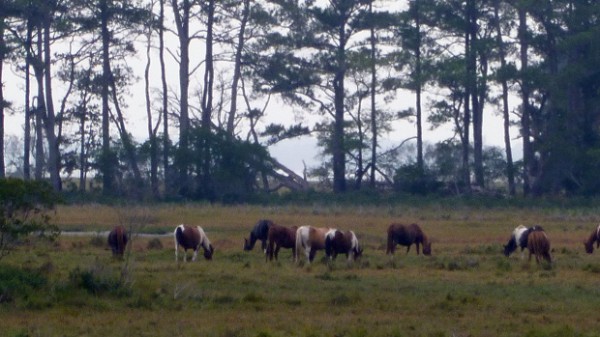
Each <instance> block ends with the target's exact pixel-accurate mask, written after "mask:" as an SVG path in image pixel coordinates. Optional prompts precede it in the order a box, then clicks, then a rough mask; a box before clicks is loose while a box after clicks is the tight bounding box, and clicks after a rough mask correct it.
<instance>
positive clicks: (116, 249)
mask: <svg viewBox="0 0 600 337" xmlns="http://www.w3.org/2000/svg"><path fill="white" fill-rule="evenodd" d="M127 240H128V237H127V230H125V227H124V226H123V225H118V226H115V228H113V230H111V231H110V233H108V245H109V246H110V249H112V253H113V256H116V257H123V254H124V253H125V247H126V246H127Z"/></svg>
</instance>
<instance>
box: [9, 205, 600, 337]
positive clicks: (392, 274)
mask: <svg viewBox="0 0 600 337" xmlns="http://www.w3.org/2000/svg"><path fill="white" fill-rule="evenodd" d="M260 218H269V219H272V220H274V221H275V222H277V223H279V224H282V225H287V226H291V225H305V224H311V225H316V226H331V227H337V228H339V229H352V230H354V231H355V232H356V233H357V235H358V237H359V240H360V241H361V244H362V246H363V247H364V256H363V257H362V258H361V259H360V260H359V261H357V262H356V263H354V264H352V265H348V264H347V263H346V261H345V259H344V258H343V256H340V257H338V260H337V261H335V262H334V263H333V264H327V263H326V262H324V260H322V259H321V258H322V257H323V255H324V254H323V252H319V253H318V254H317V261H316V262H315V263H313V264H312V265H310V266H309V265H307V264H300V265H295V264H294V263H293V262H292V260H291V251H289V250H282V252H281V253H280V260H279V261H278V262H273V263H265V261H264V257H263V255H262V253H261V252H260V251H259V249H256V248H255V250H254V251H252V252H244V251H242V245H243V238H244V237H246V236H248V232H249V231H250V229H251V228H252V226H253V225H254V223H255V222H256V221H257V220H258V219H260ZM54 220H55V222H56V223H57V224H58V225H59V227H60V228H61V229H62V230H63V231H105V230H108V229H110V228H112V226H114V225H115V224H124V225H126V226H128V227H130V228H132V229H133V230H134V231H136V232H143V233H154V234H163V233H164V234H169V233H171V232H172V230H173V229H174V228H175V226H176V225H178V224H180V223H188V224H195V225H201V226H202V227H203V228H204V229H205V231H206V233H207V235H208V236H209V238H210V239H211V241H212V243H213V245H214V246H215V248H216V251H215V255H214V258H213V261H210V262H208V261H205V260H204V259H201V258H200V256H199V260H198V261H197V262H194V263H186V264H183V263H181V262H180V263H178V264H176V263H175V262H174V251H173V239H172V236H170V235H165V236H161V237H159V238H149V237H134V238H133V241H132V244H131V245H130V248H131V249H130V251H129V252H128V255H127V257H126V258H125V260H124V261H118V260H115V259H113V258H112V257H111V254H110V251H109V250H108V247H107V246H106V243H105V242H106V238H105V237H104V236H100V235H92V236H65V235H63V236H61V238H60V239H59V241H58V242H56V243H44V242H39V241H37V240H34V239H32V240H31V241H30V242H28V243H27V244H25V245H22V246H20V247H18V248H17V250H16V251H14V252H13V253H11V254H10V255H8V256H7V257H4V258H3V259H2V260H0V291H2V292H0V335H1V336H108V335H110V336H190V335H191V336H223V337H229V336H231V337H234V336H249V337H255V336H256V337H259V336H260V337H268V336H600V330H599V329H598V326H600V315H599V314H598V310H597V308H598V303H599V301H600V252H595V253H594V254H592V255H588V254H585V252H584V250H583V244H582V242H583V240H584V239H585V238H587V236H588V235H589V234H590V233H591V231H592V229H593V228H594V227H595V226H596V225H597V224H598V223H599V222H600V213H599V212H598V209H593V208H582V209H565V208H558V207H557V208H548V207H546V208H489V209H479V208H471V207H467V206H457V205H444V204H442V203H440V204H437V205H427V206H423V207H415V206H411V207H403V206H393V207H392V206H387V207H383V206H382V207H375V206H370V207H366V206H365V207H360V206H355V207H349V206H339V207H338V206H316V205H315V206H312V207H311V206H306V207H300V206H298V207H295V206H278V207H275V206H273V207H260V206H237V207H236V206H231V207H224V206H210V205H186V206H181V205H158V206H153V207H122V208H117V207H108V206H100V205H87V206H61V207H59V208H58V209H57V211H56V214H55V215H54ZM391 222H402V223H410V222H417V223H419V224H420V225H421V227H422V228H423V229H424V231H425V232H426V233H427V234H428V235H429V236H430V238H431V239H432V241H433V245H432V250H433V255H432V256H431V257H425V256H417V255H416V253H415V251H414V247H413V248H411V252H410V253H409V254H408V255H407V254H405V252H404V250H403V249H402V248H400V247H399V249H398V251H397V254H396V257H395V259H394V260H393V261H390V258H389V257H388V256H386V255H385V240H386V237H385V231H386V228H387V226H388V225H389V224H390V223H391ZM519 224H524V225H533V224H540V225H542V226H543V227H544V228H545V230H546V232H547V234H548V236H549V238H550V241H551V245H552V250H553V252H552V254H553V258H554V261H555V262H554V263H553V265H552V266H549V265H537V264H536V263H535V260H533V261H532V262H531V263H529V262H527V254H526V255H525V257H526V258H525V260H522V259H521V258H520V254H519V253H516V254H514V255H513V256H511V257H510V258H506V257H504V256H503V255H502V245H503V244H505V243H506V241H507V240H508V238H509V236H510V233H511V231H512V230H513V228H514V227H516V226H517V225H519ZM160 246H162V248H161V247H160Z"/></svg>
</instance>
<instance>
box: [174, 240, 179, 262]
mask: <svg viewBox="0 0 600 337" xmlns="http://www.w3.org/2000/svg"><path fill="white" fill-rule="evenodd" d="M178 246H179V245H178V244H177V242H175V262H177V261H178V259H177V250H178V249H177V248H178Z"/></svg>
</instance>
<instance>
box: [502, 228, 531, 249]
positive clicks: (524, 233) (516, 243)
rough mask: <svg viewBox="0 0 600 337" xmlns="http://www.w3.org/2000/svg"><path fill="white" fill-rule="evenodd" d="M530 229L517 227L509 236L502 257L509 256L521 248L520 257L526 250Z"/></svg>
mask: <svg viewBox="0 0 600 337" xmlns="http://www.w3.org/2000/svg"><path fill="white" fill-rule="evenodd" d="M529 231H530V228H527V227H525V226H523V225H519V226H517V227H516V228H515V229H514V230H513V232H512V234H511V235H510V239H508V243H506V245H504V255H505V256H507V257H508V256H510V254H512V253H513V252H514V251H515V250H517V248H518V247H521V257H522V254H523V250H524V249H525V248H527V237H528V236H529Z"/></svg>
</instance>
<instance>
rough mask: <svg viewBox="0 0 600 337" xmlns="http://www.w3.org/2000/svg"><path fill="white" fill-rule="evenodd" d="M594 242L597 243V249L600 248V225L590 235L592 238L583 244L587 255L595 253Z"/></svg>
mask: <svg viewBox="0 0 600 337" xmlns="http://www.w3.org/2000/svg"><path fill="white" fill-rule="evenodd" d="M594 242H595V243H596V248H598V247H600V225H598V227H596V228H595V229H594V231H593V232H592V234H590V237H589V238H588V239H587V240H586V241H584V242H583V244H584V246H585V252H586V253H588V254H591V253H593V252H594Z"/></svg>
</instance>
